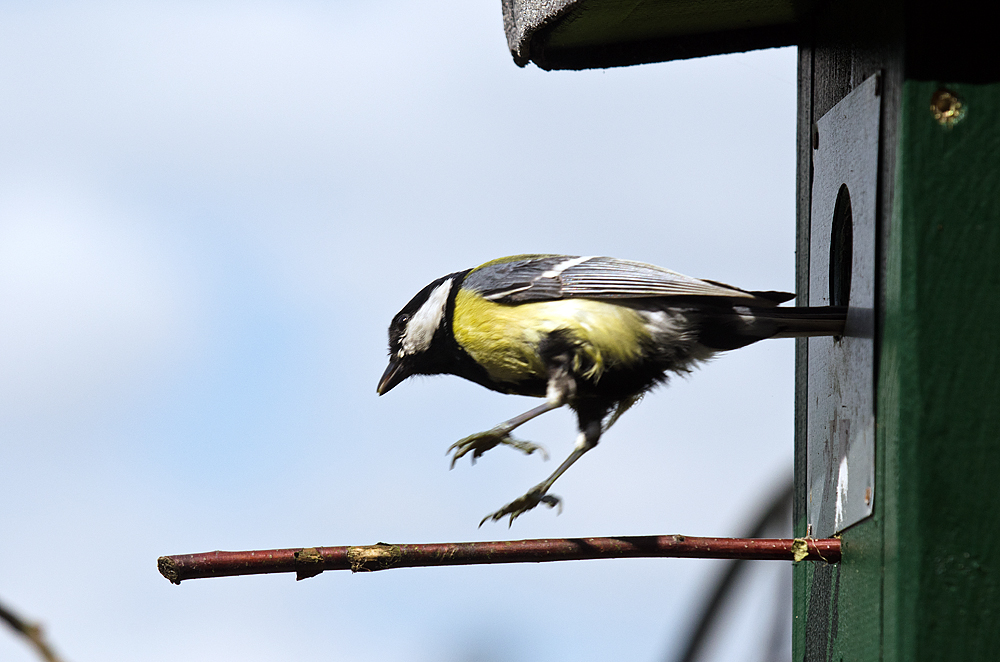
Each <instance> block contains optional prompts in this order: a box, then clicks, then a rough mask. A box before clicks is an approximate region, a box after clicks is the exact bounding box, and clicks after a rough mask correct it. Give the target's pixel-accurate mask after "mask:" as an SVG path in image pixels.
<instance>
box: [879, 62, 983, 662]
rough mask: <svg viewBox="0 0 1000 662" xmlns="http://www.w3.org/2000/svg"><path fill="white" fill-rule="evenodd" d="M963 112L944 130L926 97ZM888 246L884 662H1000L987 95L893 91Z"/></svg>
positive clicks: (916, 88)
mask: <svg viewBox="0 0 1000 662" xmlns="http://www.w3.org/2000/svg"><path fill="white" fill-rule="evenodd" d="M945 89H947V90H950V91H951V92H952V93H954V94H955V96H957V98H958V99H959V100H960V102H961V104H962V113H963V116H962V118H961V119H960V120H959V121H958V122H957V123H954V124H953V125H949V123H947V122H943V121H939V120H938V119H936V118H935V116H934V114H933V113H932V111H931V104H932V99H934V97H935V94H936V93H939V92H941V91H942V90H945ZM897 149H898V151H897V175H896V181H895V200H894V205H893V215H892V225H891V228H890V233H889V246H888V250H887V257H888V265H887V272H886V289H885V292H886V294H885V298H886V300H885V311H886V312H885V327H884V335H883V354H882V362H881V376H880V380H879V393H878V411H879V424H880V425H879V432H880V434H881V439H882V443H883V445H884V446H885V458H884V461H885V475H886V483H887V487H888V488H889V489H887V490H886V492H885V494H886V503H885V531H884V535H885V550H886V553H885V558H886V565H885V592H884V604H885V612H886V624H885V625H886V627H885V638H884V651H885V659H887V660H900V661H902V660H941V659H953V660H996V659H1000V549H998V544H1000V484H998V483H1000V338H998V329H1000V306H998V305H997V304H998V303H1000V85H997V84H993V85H970V84H964V85H945V84H939V83H935V82H917V81H908V82H906V83H905V84H904V86H903V97H902V108H901V113H900V138H899V145H898V148H897Z"/></svg>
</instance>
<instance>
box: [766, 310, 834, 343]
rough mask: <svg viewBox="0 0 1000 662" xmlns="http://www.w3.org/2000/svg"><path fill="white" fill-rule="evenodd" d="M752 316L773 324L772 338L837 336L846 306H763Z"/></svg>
mask: <svg viewBox="0 0 1000 662" xmlns="http://www.w3.org/2000/svg"><path fill="white" fill-rule="evenodd" d="M754 317H756V318H757V319H758V320H759V321H764V320H767V321H768V322H770V323H772V324H774V325H775V327H776V328H777V331H776V332H775V333H774V335H773V336H771V337H772V338H801V337H806V336H839V335H843V333H844V324H845V323H846V322H847V306H802V307H796V308H764V309H756V310H754Z"/></svg>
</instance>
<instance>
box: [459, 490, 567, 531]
mask: <svg viewBox="0 0 1000 662" xmlns="http://www.w3.org/2000/svg"><path fill="white" fill-rule="evenodd" d="M546 490H548V487H546V485H545V483H542V484H541V485H535V486H534V487H533V488H531V489H530V490H528V493H527V494H525V495H524V496H520V497H518V498H516V499H514V500H513V501H511V502H510V503H508V504H507V505H506V506H504V507H503V508H501V509H500V510H498V511H496V512H495V513H490V514H489V515H487V516H486V517H484V518H483V519H482V520H481V521H480V522H479V526H482V525H483V524H485V523H486V520H489V519H491V520H493V521H494V522H497V521H499V520H501V519H503V518H504V517H505V516H507V515H510V521H509V522H507V528H510V526H511V525H512V524H514V520H516V519H517V518H518V517H519V516H520V515H522V514H524V513H526V512H528V511H529V510H531V509H532V508H534V507H535V506H537V505H538V504H540V503H544V504H545V505H546V506H548V507H549V508H553V507H555V506H559V512H560V513H561V512H562V505H561V500H560V499H559V497H557V496H555V495H554V494H546V493H545V492H546Z"/></svg>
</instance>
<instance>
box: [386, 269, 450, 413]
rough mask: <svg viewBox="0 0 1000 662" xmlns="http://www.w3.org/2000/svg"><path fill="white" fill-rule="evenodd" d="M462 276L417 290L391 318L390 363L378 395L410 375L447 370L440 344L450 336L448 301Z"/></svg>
mask: <svg viewBox="0 0 1000 662" xmlns="http://www.w3.org/2000/svg"><path fill="white" fill-rule="evenodd" d="M463 275H464V273H463V272H459V273H455V274H450V275H448V276H444V277H443V278H438V279H437V280H435V281H434V282H433V283H431V284H430V285H428V286H427V287H425V288H424V289H422V290H420V292H418V293H417V295H416V296H415V297H413V298H412V299H410V302H409V303H408V304H406V305H405V306H403V309H402V310H400V311H399V312H398V313H397V314H396V316H395V317H394V318H393V319H392V324H390V325H389V365H388V367H386V369H385V372H384V373H383V374H382V379H380V380H379V383H378V394H379V395H384V394H386V393H388V392H389V391H390V390H392V388H393V387H395V386H396V385H397V384H399V383H400V382H402V381H403V380H404V379H406V378H407V377H409V376H410V375H432V374H439V373H442V372H447V368H445V367H444V365H443V362H444V355H445V354H446V353H447V352H446V350H445V349H444V348H443V345H444V344H446V341H445V338H449V337H451V335H450V331H449V329H448V326H449V324H450V321H451V320H450V318H451V315H450V313H449V309H450V305H449V304H450V302H451V301H453V300H454V296H453V295H454V289H455V288H457V287H460V283H461V280H462V276H463Z"/></svg>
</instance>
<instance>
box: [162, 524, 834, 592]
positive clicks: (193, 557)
mask: <svg viewBox="0 0 1000 662" xmlns="http://www.w3.org/2000/svg"><path fill="white" fill-rule="evenodd" d="M654 557H679V558H706V559H759V560H777V561H804V560H811V561H825V562H827V563H837V562H839V561H840V540H839V539H837V538H827V539H822V540H816V539H812V538H796V539H794V540H792V539H788V538H692V537H687V536H676V535H675V536H622V537H617V538H557V539H542V540H505V541H494V542H463V543H430V544H422V545H389V544H386V543H377V544H375V545H364V546H358V547H306V548H301V549H268V550H257V551H247V552H204V553H201V554H179V555H176V556H161V557H160V558H159V559H158V561H157V565H158V566H159V569H160V573H161V574H162V575H163V576H164V577H166V578H167V579H169V580H170V581H171V582H172V583H174V584H180V583H181V582H182V581H184V580H185V579H198V578H204V577H230V576H235V575H259V574H266V573H273V572H294V573H295V574H296V578H297V579H308V578H309V577H314V576H316V575H318V574H319V573H321V572H323V571H324V570H351V571H352V572H371V571H375V570H388V569H389V568H413V567H418V566H439V565H473V564H481V563H540V562H544V561H570V560H579V559H622V558H654Z"/></svg>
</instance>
